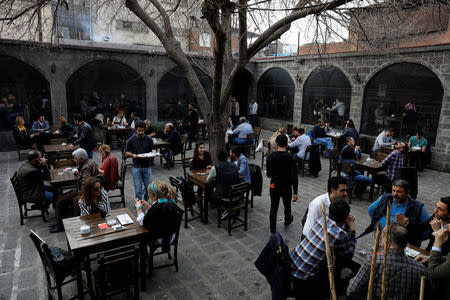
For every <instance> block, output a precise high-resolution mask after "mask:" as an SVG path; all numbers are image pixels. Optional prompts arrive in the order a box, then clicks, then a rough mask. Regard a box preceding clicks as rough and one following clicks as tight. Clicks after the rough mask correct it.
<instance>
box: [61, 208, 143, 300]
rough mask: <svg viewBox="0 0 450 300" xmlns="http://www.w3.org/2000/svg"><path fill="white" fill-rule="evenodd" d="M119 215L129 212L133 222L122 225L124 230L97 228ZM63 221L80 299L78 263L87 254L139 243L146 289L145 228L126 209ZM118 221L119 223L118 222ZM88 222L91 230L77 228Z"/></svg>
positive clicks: (82, 297) (80, 277) (81, 281)
mask: <svg viewBox="0 0 450 300" xmlns="http://www.w3.org/2000/svg"><path fill="white" fill-rule="evenodd" d="M120 214H128V215H129V216H130V218H131V219H132V220H133V224H129V225H124V227H125V229H124V230H121V231H114V230H112V229H111V228H107V229H103V230H101V229H99V227H98V224H101V223H105V222H106V221H107V220H110V219H114V217H115V216H117V215H120ZM63 224H64V228H65V232H66V237H67V244H68V246H69V251H70V252H71V253H72V255H73V257H74V262H75V271H76V275H77V287H78V297H79V299H84V295H83V278H82V274H81V263H82V261H83V260H84V259H85V258H86V257H88V256H89V255H90V254H94V253H99V252H102V251H106V250H111V249H114V248H118V247H122V246H127V245H131V244H137V243H140V244H141V245H140V250H141V251H140V252H141V258H140V265H141V266H140V273H141V274H140V278H141V288H142V289H143V290H145V289H146V276H145V266H146V263H147V249H146V246H147V245H146V236H147V233H148V231H147V229H145V227H143V226H141V225H139V223H138V222H137V221H136V218H135V216H134V215H133V214H132V213H131V212H130V211H129V210H128V208H119V209H115V210H112V211H111V215H110V216H109V217H106V220H105V219H102V218H101V217H100V214H92V215H88V216H81V217H73V218H68V219H63ZM118 224H119V223H118ZM83 225H87V226H89V227H90V228H91V232H90V233H89V234H86V235H82V234H81V233H80V227H81V226H83Z"/></svg>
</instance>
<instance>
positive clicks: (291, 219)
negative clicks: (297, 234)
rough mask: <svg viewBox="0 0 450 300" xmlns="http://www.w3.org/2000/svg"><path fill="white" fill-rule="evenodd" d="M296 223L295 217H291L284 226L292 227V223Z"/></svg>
mask: <svg viewBox="0 0 450 300" xmlns="http://www.w3.org/2000/svg"><path fill="white" fill-rule="evenodd" d="M293 221H294V216H293V215H291V217H290V218H289V220H287V221H284V226H289V225H291V223H292V222H293Z"/></svg>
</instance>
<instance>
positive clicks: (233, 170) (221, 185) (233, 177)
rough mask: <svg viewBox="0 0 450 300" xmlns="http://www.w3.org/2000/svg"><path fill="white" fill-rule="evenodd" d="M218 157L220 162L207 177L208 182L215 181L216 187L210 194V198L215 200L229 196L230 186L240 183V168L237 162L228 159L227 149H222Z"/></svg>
mask: <svg viewBox="0 0 450 300" xmlns="http://www.w3.org/2000/svg"><path fill="white" fill-rule="evenodd" d="M217 159H218V163H217V164H216V165H214V166H213V167H212V168H211V171H210V172H209V175H208V177H206V183H207V184H212V183H213V182H214V181H215V186H216V189H215V191H214V192H213V193H212V194H211V195H208V198H210V199H211V200H212V201H213V202H215V201H218V200H220V199H221V198H223V197H228V190H229V189H230V186H232V185H233V184H237V183H239V173H238V168H237V166H236V164H234V163H232V162H230V161H228V153H227V152H226V151H225V150H220V151H219V153H218V155H217ZM207 193H208V191H207Z"/></svg>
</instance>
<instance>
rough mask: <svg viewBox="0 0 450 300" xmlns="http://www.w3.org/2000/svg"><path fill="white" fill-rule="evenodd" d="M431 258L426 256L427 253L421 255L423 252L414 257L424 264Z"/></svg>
mask: <svg viewBox="0 0 450 300" xmlns="http://www.w3.org/2000/svg"><path fill="white" fill-rule="evenodd" d="M429 259H430V257H429V256H425V255H421V254H419V255H417V256H416V257H414V260H415V261H418V262H421V263H423V264H424V263H427V262H428V260H429Z"/></svg>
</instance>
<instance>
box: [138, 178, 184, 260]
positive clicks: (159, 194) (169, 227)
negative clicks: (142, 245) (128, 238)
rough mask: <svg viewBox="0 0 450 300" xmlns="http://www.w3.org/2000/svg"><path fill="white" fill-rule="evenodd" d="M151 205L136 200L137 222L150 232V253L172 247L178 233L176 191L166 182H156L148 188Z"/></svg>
mask: <svg viewBox="0 0 450 300" xmlns="http://www.w3.org/2000/svg"><path fill="white" fill-rule="evenodd" d="M148 195H149V197H150V200H151V204H150V203H148V202H147V201H145V200H139V199H136V211H137V214H138V216H137V221H138V222H139V224H141V225H142V226H144V227H145V228H146V229H147V230H148V231H149V237H150V241H152V242H153V241H156V242H157V244H153V243H151V244H150V251H152V252H153V251H155V250H156V249H157V248H158V247H160V246H162V249H163V251H164V250H167V249H168V248H169V247H170V243H171V241H172V240H173V238H174V236H175V232H176V231H177V207H176V205H175V198H176V197H177V192H176V190H175V189H174V188H173V187H171V186H168V185H167V184H165V183H164V182H155V183H152V184H150V185H149V186H148Z"/></svg>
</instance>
